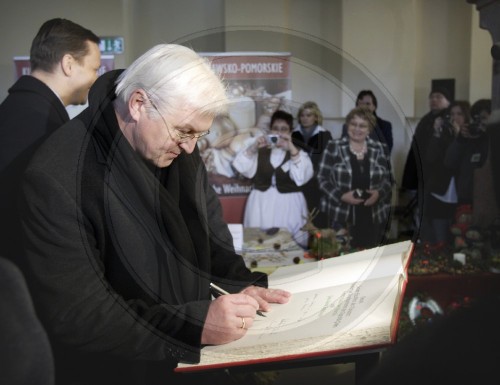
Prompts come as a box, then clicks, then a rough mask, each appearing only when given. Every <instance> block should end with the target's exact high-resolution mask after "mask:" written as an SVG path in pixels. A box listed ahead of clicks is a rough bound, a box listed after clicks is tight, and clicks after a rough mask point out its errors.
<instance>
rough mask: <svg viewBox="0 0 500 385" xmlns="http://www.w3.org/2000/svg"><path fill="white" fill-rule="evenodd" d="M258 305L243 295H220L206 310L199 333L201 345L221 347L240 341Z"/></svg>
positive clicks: (249, 325)
mask: <svg viewBox="0 0 500 385" xmlns="http://www.w3.org/2000/svg"><path fill="white" fill-rule="evenodd" d="M258 308H259V303H258V302H257V301H256V300H255V299H253V298H252V297H250V296H248V295H245V294H228V295H221V296H220V297H217V298H216V299H215V300H213V301H212V303H211V304H210V307H209V308H208V314H207V318H206V320H205V325H203V332H202V333H201V343H202V344H203V345H221V344H226V343H228V342H231V341H235V340H237V339H240V338H241V337H243V336H244V335H245V334H246V331H247V329H248V328H249V327H251V326H252V325H253V320H254V318H255V315H256V311H257V310H258Z"/></svg>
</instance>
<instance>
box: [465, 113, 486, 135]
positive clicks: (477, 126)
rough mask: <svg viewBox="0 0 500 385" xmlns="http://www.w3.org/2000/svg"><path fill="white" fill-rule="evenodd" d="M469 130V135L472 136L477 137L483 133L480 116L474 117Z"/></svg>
mask: <svg viewBox="0 0 500 385" xmlns="http://www.w3.org/2000/svg"><path fill="white" fill-rule="evenodd" d="M467 128H468V130H469V134H470V135H472V136H477V135H479V134H481V131H482V129H483V124H482V123H481V117H480V116H479V115H474V117H473V118H472V121H471V122H470V124H469V126H468V127H467Z"/></svg>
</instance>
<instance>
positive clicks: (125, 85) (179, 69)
mask: <svg viewBox="0 0 500 385" xmlns="http://www.w3.org/2000/svg"><path fill="white" fill-rule="evenodd" d="M226 104H227V99H226V95H225V89H224V86H223V84H222V83H221V81H220V79H219V78H218V77H217V75H216V74H215V73H214V72H213V70H212V68H211V67H210V65H209V64H208V62H207V61H206V60H205V59H203V58H201V57H200V56H199V55H197V54H196V53H195V52H193V51H192V50H190V49H188V48H186V47H183V46H179V45H170V44H164V45H158V46H155V47H153V48H152V49H150V50H149V51H148V52H146V53H145V54H143V55H142V56H141V57H140V58H138V59H137V60H136V61H135V62H134V63H133V64H132V65H131V66H130V67H129V68H128V69H127V70H125V71H121V70H120V71H111V72H108V73H106V74H104V75H102V76H101V77H100V78H99V79H98V80H97V81H96V83H95V84H94V86H93V87H92V89H91V90H90V95H89V107H88V108H87V109H86V110H85V111H84V112H82V114H80V115H79V116H78V117H76V118H74V119H73V120H72V121H70V122H69V123H68V124H66V125H64V126H63V127H61V128H60V129H59V130H58V131H57V132H55V133H54V134H53V135H52V136H51V137H50V138H49V139H48V140H47V141H46V142H45V143H44V144H43V145H42V146H41V147H40V149H39V151H38V152H37V154H36V155H35V157H34V158H33V160H32V162H31V163H30V166H29V167H28V168H27V171H26V174H25V181H24V184H23V205H22V209H23V213H22V217H23V225H24V226H23V228H24V232H25V236H26V252H27V256H28V265H29V271H30V276H31V277H32V288H33V296H34V300H35V304H36V305H37V307H38V309H40V315H41V319H42V321H43V322H44V324H45V326H46V328H47V330H48V332H49V335H50V337H51V342H52V344H53V346H54V356H55V364H56V376H59V377H58V378H59V382H60V383H64V384H66V383H78V384H87V383H88V384H93V385H95V384H115V383H116V384H118V383H119V384H148V385H151V384H157V383H165V384H176V383H186V381H187V383H193V382H197V381H199V382H201V381H206V378H202V377H204V376H200V377H197V376H194V375H193V376H191V375H190V376H189V377H188V378H186V377H183V376H182V375H179V374H174V372H173V369H174V368H175V366H176V365H177V363H178V362H191V363H192V362H197V361H198V360H199V356H200V349H201V347H202V346H203V345H216V344H224V343H227V342H230V341H233V340H237V339H239V338H241V337H242V336H243V335H245V333H246V331H247V329H248V328H249V327H251V326H252V324H253V321H254V318H255V315H256V311H257V310H259V309H260V310H262V311H267V310H269V303H270V302H277V303H285V302H287V301H288V298H289V293H287V292H284V291H281V290H270V289H267V288H265V287H266V286H267V278H266V276H265V275H264V274H261V273H251V272H250V271H249V270H248V269H247V268H246V267H245V264H244V262H243V259H242V257H241V256H239V255H237V254H235V251H234V248H233V244H232V237H231V235H230V233H229V231H228V228H227V225H226V224H225V223H224V221H223V219H222V215H221V207H220V204H219V201H218V198H217V196H216V194H215V192H214V191H213V189H212V188H211V187H210V186H209V184H208V180H207V172H206V170H205V167H204V164H203V162H202V160H201V157H200V154H199V151H198V148H197V145H196V141H197V139H198V138H200V137H202V136H204V135H206V134H207V133H208V132H209V128H210V126H211V124H212V121H213V119H214V117H215V116H217V115H218V114H221V113H225V109H226ZM211 283H214V284H215V285H218V286H221V287H222V288H223V289H225V290H226V291H227V292H229V293H235V294H229V295H223V296H220V297H217V298H216V299H215V300H213V301H212V300H211V293H210V284H211ZM221 373H224V372H221ZM219 374H220V373H219ZM215 375H217V374H215ZM189 381H192V382H189ZM217 381H227V378H224V379H222V380H221V378H218V379H217ZM221 383H225V382H221Z"/></svg>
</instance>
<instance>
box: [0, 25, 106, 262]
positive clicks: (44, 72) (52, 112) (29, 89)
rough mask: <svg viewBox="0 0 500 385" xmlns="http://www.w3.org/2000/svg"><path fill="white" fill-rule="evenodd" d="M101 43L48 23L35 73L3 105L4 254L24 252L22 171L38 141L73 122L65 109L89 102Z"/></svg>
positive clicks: (38, 44) (0, 189)
mask: <svg viewBox="0 0 500 385" xmlns="http://www.w3.org/2000/svg"><path fill="white" fill-rule="evenodd" d="M98 43H99V38H98V37H97V36H96V35H95V34H94V33H92V32H91V31H89V30H88V29H85V28H83V27H81V26H80V25H78V24H75V23H73V22H71V21H69V20H64V19H52V20H49V21H47V22H45V23H44V24H43V25H42V26H41V27H40V30H39V31H38V34H37V35H36V36H35V38H34V39H33V42H32V45H31V52H30V63H31V75H25V76H22V77H20V78H19V79H18V80H17V82H16V83H15V84H14V85H13V86H12V87H11V88H10V89H9V95H8V96H7V98H6V99H5V100H4V101H3V103H2V104H1V105H0V254H1V255H4V256H5V257H8V258H10V259H12V260H13V261H14V262H18V258H19V253H20V252H21V250H20V244H21V240H20V235H19V234H20V231H19V225H18V214H17V209H16V199H17V196H18V195H19V194H18V187H19V183H20V182H19V181H20V178H21V175H22V173H23V171H24V169H25V168H26V165H27V164H28V161H29V159H30V158H31V156H32V155H33V153H34V151H35V149H36V148H37V147H38V146H39V144H40V143H41V142H42V141H43V140H44V139H45V138H46V137H47V136H48V135H50V134H51V133H52V132H53V131H54V130H55V129H56V128H58V127H60V126H61V125H63V124H64V123H66V122H67V121H68V120H69V116H68V113H67V112H66V109H65V107H66V106H68V105H70V104H85V103H86V102H87V95H88V91H89V89H90V86H91V85H92V83H94V81H95V80H96V78H97V71H98V69H99V67H100V62H101V55H100V52H99V46H98Z"/></svg>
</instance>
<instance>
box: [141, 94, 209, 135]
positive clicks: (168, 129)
mask: <svg viewBox="0 0 500 385" xmlns="http://www.w3.org/2000/svg"><path fill="white" fill-rule="evenodd" d="M148 99H149V102H150V103H151V105H152V106H153V108H154V109H155V110H156V112H158V115H160V118H161V120H163V124H165V127H166V128H167V131H168V132H169V133H170V127H169V126H168V124H167V122H166V121H165V119H164V118H163V115H162V114H161V113H160V111H159V110H158V107H156V105H155V104H154V103H153V100H151V98H150V97H149V96H148ZM172 130H173V131H174V132H175V134H176V135H177V142H178V143H186V142H189V141H190V140H193V139H200V138H202V137H204V136H206V135H208V134H210V130H207V131H204V132H200V133H198V134H186V133H185V132H182V131H180V130H178V129H177V128H175V127H172Z"/></svg>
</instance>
